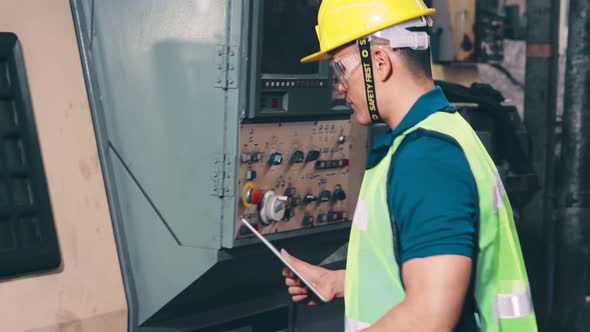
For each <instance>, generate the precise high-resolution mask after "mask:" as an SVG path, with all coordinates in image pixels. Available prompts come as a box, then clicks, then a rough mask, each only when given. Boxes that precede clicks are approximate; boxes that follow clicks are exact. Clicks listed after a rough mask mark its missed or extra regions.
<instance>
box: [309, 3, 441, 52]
mask: <svg viewBox="0 0 590 332" xmlns="http://www.w3.org/2000/svg"><path fill="white" fill-rule="evenodd" d="M435 13H436V9H434V8H429V9H427V10H425V11H424V12H423V13H422V15H421V16H434V14H435ZM411 19H412V17H409V18H408V20H411ZM405 21H406V20H403V21H402V22H405ZM402 22H399V23H402ZM399 23H396V24H399ZM393 25H395V24H393ZM390 26H392V24H389V23H388V24H382V25H379V26H376V27H374V28H373V29H371V30H370V31H363V32H362V33H359V34H358V35H357V36H354V37H353V38H350V40H348V41H346V42H344V43H341V45H336V46H334V47H331V48H328V49H325V50H322V51H319V52H316V53H313V54H311V55H308V56H306V57H304V58H302V59H301V60H300V61H301V62H302V63H308V62H315V61H320V60H325V59H329V58H331V57H332V55H331V54H330V52H332V51H334V50H335V49H337V48H339V47H341V46H343V45H346V44H348V43H350V42H353V41H355V40H359V39H361V38H364V37H366V36H368V35H370V34H372V33H375V32H377V31H380V30H383V29H385V28H389V27H390Z"/></svg>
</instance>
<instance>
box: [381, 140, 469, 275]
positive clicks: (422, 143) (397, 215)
mask: <svg viewBox="0 0 590 332" xmlns="http://www.w3.org/2000/svg"><path fill="white" fill-rule="evenodd" d="M392 158H393V159H392V164H391V170H390V183H389V195H388V198H389V208H390V212H391V215H392V220H393V222H395V226H396V227H397V233H398V241H399V242H398V249H399V257H400V264H403V263H404V262H405V261H407V260H410V259H412V258H423V257H429V256H435V255H462V256H467V257H470V258H473V256H474V252H475V250H474V247H475V238H476V229H477V219H478V197H477V189H476V185H475V180H474V178H473V174H472V172H471V169H470V168H469V164H468V162H467V159H466V157H465V154H464V153H463V151H462V149H461V148H460V147H459V145H458V144H457V143H456V142H455V141H454V140H453V139H451V138H449V137H443V136H440V134H436V133H430V132H425V131H418V132H414V133H412V134H411V135H409V136H408V137H406V139H405V140H404V142H403V143H402V145H401V146H400V148H398V150H397V152H396V153H395V154H394V156H393V157H392Z"/></svg>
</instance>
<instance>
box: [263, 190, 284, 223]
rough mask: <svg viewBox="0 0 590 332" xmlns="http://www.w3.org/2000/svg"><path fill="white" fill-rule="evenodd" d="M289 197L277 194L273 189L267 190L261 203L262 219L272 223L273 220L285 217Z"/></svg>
mask: <svg viewBox="0 0 590 332" xmlns="http://www.w3.org/2000/svg"><path fill="white" fill-rule="evenodd" d="M287 199H288V197H287V196H281V195H277V194H276V193H275V192H274V191H272V190H268V191H266V192H265V193H264V197H263V198H262V204H261V205H260V221H261V222H262V223H263V224H265V225H270V223H272V222H273V221H280V220H282V219H283V218H284V217H285V209H286V206H285V204H286V202H287Z"/></svg>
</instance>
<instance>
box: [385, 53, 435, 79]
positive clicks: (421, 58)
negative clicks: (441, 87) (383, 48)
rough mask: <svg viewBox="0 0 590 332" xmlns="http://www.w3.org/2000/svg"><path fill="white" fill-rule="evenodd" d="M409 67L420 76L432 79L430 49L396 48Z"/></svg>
mask: <svg viewBox="0 0 590 332" xmlns="http://www.w3.org/2000/svg"><path fill="white" fill-rule="evenodd" d="M394 51H395V52H396V53H397V54H399V55H400V57H401V58H402V59H403V60H404V62H405V63H406V64H407V65H408V69H409V70H410V71H411V72H412V73H413V74H414V75H416V77H418V78H423V79H424V78H425V79H432V67H431V65H430V49H427V50H413V49H411V48H398V49H395V50H394Z"/></svg>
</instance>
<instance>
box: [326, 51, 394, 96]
mask: <svg viewBox="0 0 590 332" xmlns="http://www.w3.org/2000/svg"><path fill="white" fill-rule="evenodd" d="M387 45H389V43H388V42H387V41H379V42H375V41H374V42H372V43H371V46H374V47H381V46H387ZM360 64H361V57H360V55H359V50H358V47H357V49H356V50H354V51H351V52H350V53H348V54H346V55H343V56H341V57H339V58H332V60H331V61H330V68H331V70H332V80H333V83H334V85H338V84H340V85H342V86H343V87H345V88H346V89H348V81H349V80H350V77H351V76H352V74H353V73H354V71H355V70H356V69H357V68H358V67H359V66H360Z"/></svg>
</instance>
